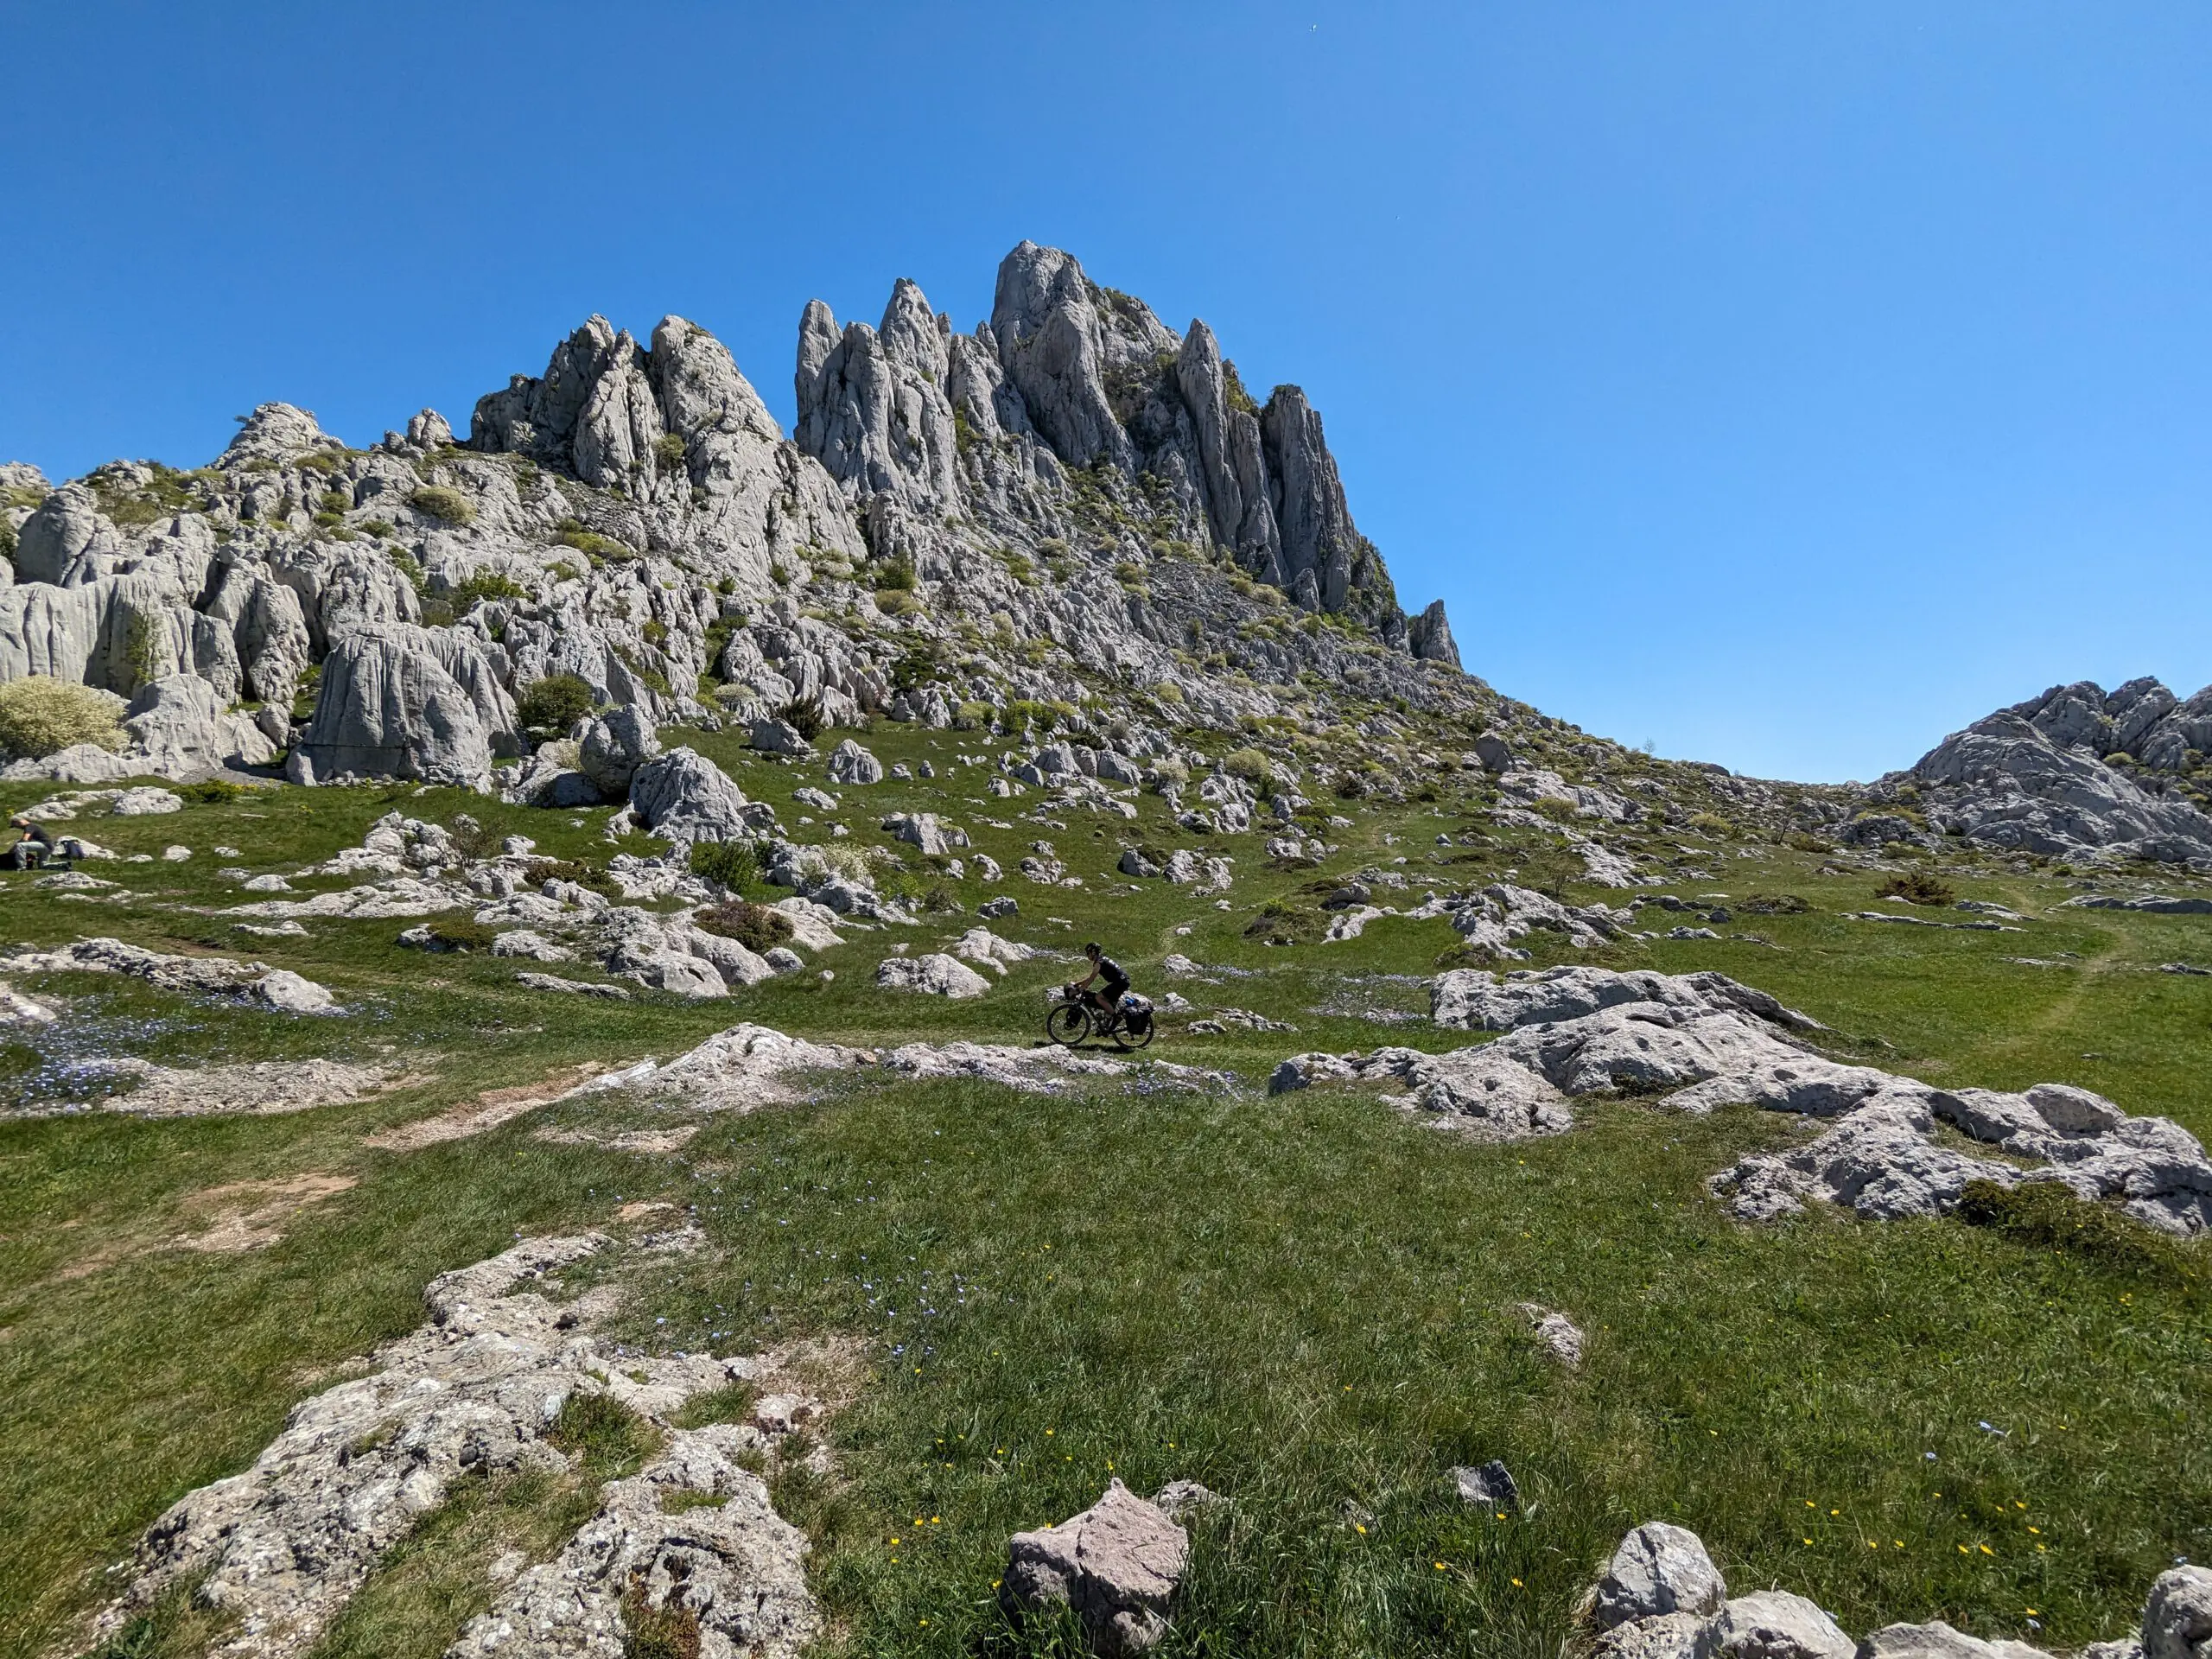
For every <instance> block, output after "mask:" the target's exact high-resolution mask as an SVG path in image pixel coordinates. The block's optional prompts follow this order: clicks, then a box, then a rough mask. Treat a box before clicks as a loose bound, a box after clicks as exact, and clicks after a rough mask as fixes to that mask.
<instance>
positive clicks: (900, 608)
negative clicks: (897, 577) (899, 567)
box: [875, 588, 922, 616]
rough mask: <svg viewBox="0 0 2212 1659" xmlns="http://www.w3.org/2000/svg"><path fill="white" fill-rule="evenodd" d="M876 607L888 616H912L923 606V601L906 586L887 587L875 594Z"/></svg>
mask: <svg viewBox="0 0 2212 1659" xmlns="http://www.w3.org/2000/svg"><path fill="white" fill-rule="evenodd" d="M875 608H876V609H877V610H879V611H881V612H882V613H884V614H885V615H886V616H912V614H913V613H915V612H917V611H918V610H920V609H921V608H922V601H920V600H918V599H917V598H915V597H914V595H913V594H912V591H910V590H909V589H907V588H884V589H883V590H881V591H880V593H878V594H876V596H875Z"/></svg>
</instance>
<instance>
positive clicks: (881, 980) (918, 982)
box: [875, 952, 991, 1001]
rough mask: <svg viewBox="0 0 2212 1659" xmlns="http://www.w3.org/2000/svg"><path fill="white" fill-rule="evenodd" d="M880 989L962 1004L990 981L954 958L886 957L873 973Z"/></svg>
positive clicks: (934, 955)
mask: <svg viewBox="0 0 2212 1659" xmlns="http://www.w3.org/2000/svg"><path fill="white" fill-rule="evenodd" d="M875 983H876V987H877V988H878V989H880V990H886V991H920V992H923V993H925V994H926V995H931V996H946V997H950V998H952V999H954V1000H955V1001H964V1000H966V999H967V998H969V997H971V996H981V995H982V994H983V993H984V992H986V991H988V990H989V989H990V988H991V982H990V981H988V979H985V978H984V977H983V976H982V975H981V974H979V973H977V972H976V970H975V969H973V968H970V967H969V965H968V964H967V963H964V962H963V961H961V960H960V959H959V958H958V957H951V956H946V955H944V953H943V952H932V953H931V955H929V956H926V957H885V958H884V959H883V963H882V965H881V966H880V967H879V968H878V969H876V970H875Z"/></svg>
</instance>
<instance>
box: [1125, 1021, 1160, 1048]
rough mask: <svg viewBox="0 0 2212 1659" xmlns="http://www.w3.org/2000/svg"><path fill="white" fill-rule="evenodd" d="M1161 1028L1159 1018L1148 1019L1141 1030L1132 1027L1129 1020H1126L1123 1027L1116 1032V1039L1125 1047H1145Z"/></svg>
mask: <svg viewBox="0 0 2212 1659" xmlns="http://www.w3.org/2000/svg"><path fill="white" fill-rule="evenodd" d="M1159 1029H1160V1021H1159V1020H1146V1021H1145V1022H1144V1029H1143V1030H1141V1031H1134V1030H1132V1029H1130V1027H1129V1023H1128V1020H1123V1021H1122V1028H1121V1029H1120V1030H1119V1031H1117V1032H1116V1033H1114V1040H1115V1041H1116V1043H1118V1044H1120V1045H1121V1046H1122V1047H1123V1048H1143V1047H1146V1046H1147V1045H1149V1044H1150V1043H1151V1041H1152V1039H1153V1035H1154V1033H1156V1032H1157V1031H1158V1030H1159Z"/></svg>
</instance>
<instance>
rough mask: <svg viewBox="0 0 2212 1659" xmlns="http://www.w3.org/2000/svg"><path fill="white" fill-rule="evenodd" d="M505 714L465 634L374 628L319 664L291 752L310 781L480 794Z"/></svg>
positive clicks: (504, 731) (507, 734)
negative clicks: (402, 782) (405, 784)
mask: <svg viewBox="0 0 2212 1659" xmlns="http://www.w3.org/2000/svg"><path fill="white" fill-rule="evenodd" d="M514 723H515V719H514V706H513V704H512V702H509V701H508V699H507V695H506V693H505V691H503V690H500V689H499V682H498V680H497V678H496V677H494V676H493V673H492V671H491V667H490V665H489V664H486V662H485V660H484V658H483V657H482V656H481V655H480V653H479V652H478V651H477V649H476V647H475V646H474V645H472V644H471V643H469V641H468V639H467V637H466V636H465V635H462V634H459V633H455V632H449V631H447V630H433V629H428V628H417V627H413V626H409V625H407V624H405V623H392V622H386V623H379V624H375V625H372V626H365V627H362V628H359V629H357V630H356V631H354V632H352V633H349V634H347V635H346V637H345V638H344V639H341V640H340V641H339V642H338V643H337V645H335V646H334V647H333V648H332V650H331V652H330V655H329V656H328V657H327V658H325V659H324V661H323V665H322V680H321V684H320V686H319V687H318V689H317V691H316V695H315V715H314V717H313V718H312V719H310V720H309V721H308V726H307V730H306V732H305V733H304V734H302V737H301V740H300V743H299V753H300V755H301V757H302V760H303V761H304V762H305V763H306V765H307V766H311V767H312V768H313V776H314V777H315V779H329V778H334V777H338V776H340V775H343V774H346V773H353V774H356V775H359V776H361V777H369V778H405V779H419V780H420V781H422V782H423V783H430V784H456V785H461V786H463V787H465V788H469V789H480V788H484V787H486V786H487V785H488V784H489V782H490V779H491V772H492V755H493V744H494V742H495V741H498V742H501V743H512V741H513V734H514Z"/></svg>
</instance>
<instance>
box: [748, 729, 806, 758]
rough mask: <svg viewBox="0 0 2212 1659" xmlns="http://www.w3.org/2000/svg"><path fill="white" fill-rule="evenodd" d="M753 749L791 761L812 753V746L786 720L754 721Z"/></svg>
mask: <svg viewBox="0 0 2212 1659" xmlns="http://www.w3.org/2000/svg"><path fill="white" fill-rule="evenodd" d="M753 747H754V748H756V749H758V750H760V752H761V753H763V754H780V755H782V756H784V757H785V759H787V760H798V759H800V758H801V757H802V756H804V755H810V754H812V753H814V746H813V745H812V744H811V743H809V742H808V741H806V739H805V738H804V737H802V736H800V735H799V729H798V727H796V726H794V725H792V724H791V722H790V721H787V720H756V721H753Z"/></svg>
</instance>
